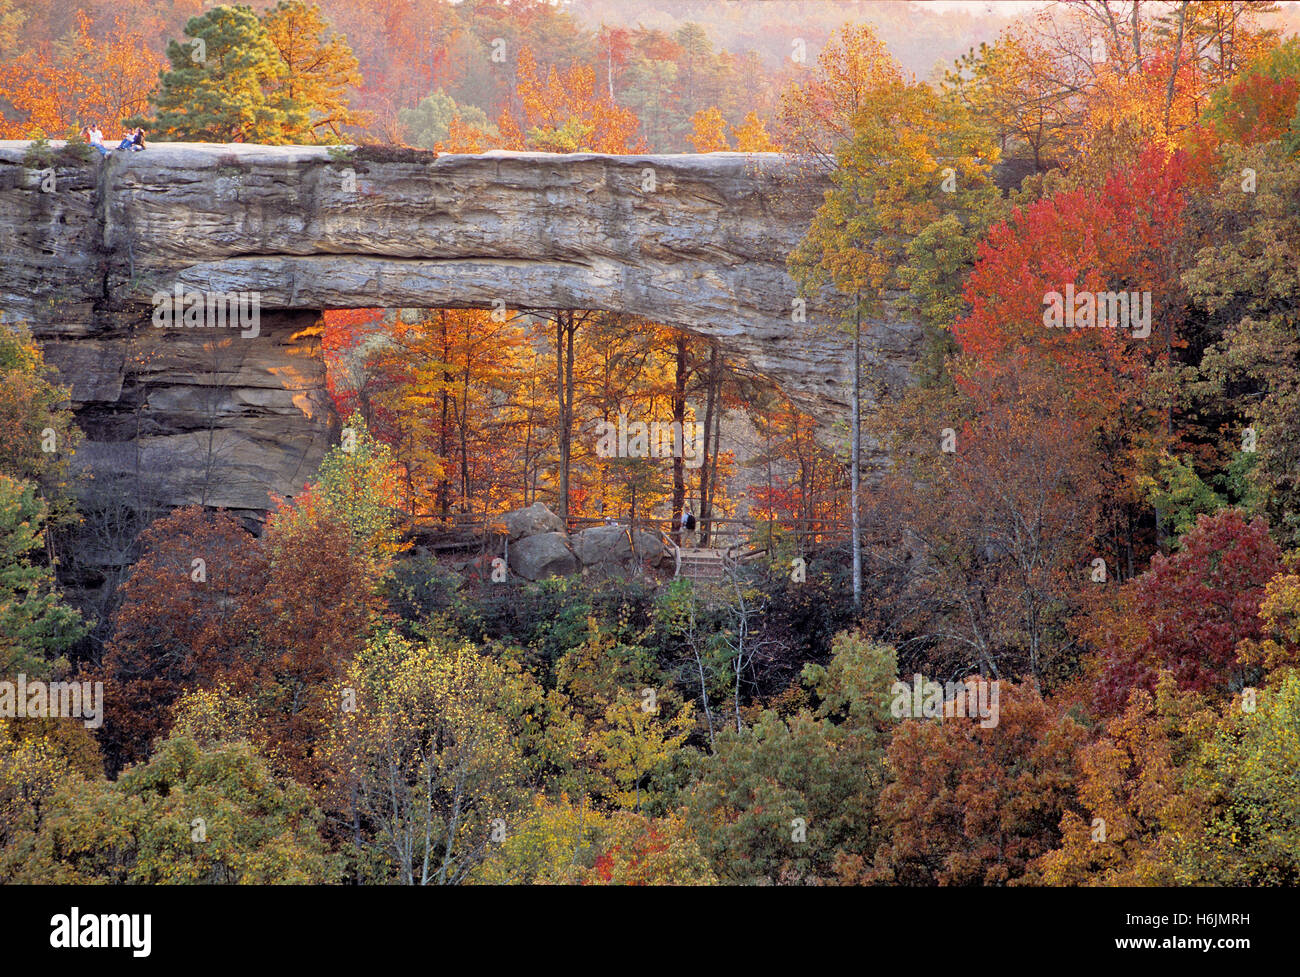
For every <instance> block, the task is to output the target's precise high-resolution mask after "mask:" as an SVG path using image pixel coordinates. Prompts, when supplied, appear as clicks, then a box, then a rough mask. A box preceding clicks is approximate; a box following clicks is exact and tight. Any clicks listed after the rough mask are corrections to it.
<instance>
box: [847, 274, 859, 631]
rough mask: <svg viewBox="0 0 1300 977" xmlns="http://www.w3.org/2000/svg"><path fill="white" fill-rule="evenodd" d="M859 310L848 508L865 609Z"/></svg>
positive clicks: (856, 584) (856, 580)
mask: <svg viewBox="0 0 1300 977" xmlns="http://www.w3.org/2000/svg"><path fill="white" fill-rule="evenodd" d="M857 298H858V307H857V309H856V310H855V312H854V315H853V405H852V408H851V409H852V411H853V417H852V419H851V421H850V427H851V429H852V433H851V436H852V438H853V444H852V446H851V447H850V451H849V454H850V455H851V461H850V465H851V470H850V472H849V509H850V521H851V522H852V525H853V609H854V610H855V611H858V610H861V609H862V535H861V533H860V532H859V526H858V478H859V475H858V460H859V455H860V453H861V450H862V419H861V414H862V412H861V410H860V409H859V403H860V398H861V394H862V391H861V386H862V367H861V349H862V297H861V296H858V297H857Z"/></svg>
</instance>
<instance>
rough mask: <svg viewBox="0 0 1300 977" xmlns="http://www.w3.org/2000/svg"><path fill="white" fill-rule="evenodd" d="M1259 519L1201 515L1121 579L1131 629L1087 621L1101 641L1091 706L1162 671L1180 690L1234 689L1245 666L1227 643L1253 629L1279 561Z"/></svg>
mask: <svg viewBox="0 0 1300 977" xmlns="http://www.w3.org/2000/svg"><path fill="white" fill-rule="evenodd" d="M1279 559H1280V553H1279V550H1278V547H1277V544H1276V543H1274V542H1273V540H1272V539H1271V538H1270V537H1269V534H1268V523H1267V520H1265V519H1263V518H1256V519H1254V520H1249V521H1248V520H1247V519H1246V518H1245V517H1244V516H1243V515H1242V513H1241V512H1240V511H1238V510H1235V509H1225V510H1223V511H1221V512H1218V513H1215V514H1214V515H1212V516H1210V515H1202V516H1201V517H1200V518H1198V519H1197V521H1196V527H1195V528H1194V529H1192V530H1191V531H1190V532H1188V533H1187V535H1186V536H1185V537H1184V538H1183V539H1182V543H1181V546H1180V547H1179V549H1178V552H1176V553H1173V554H1171V555H1170V556H1163V555H1161V554H1157V555H1156V556H1154V557H1153V558H1152V560H1151V566H1150V568H1149V569H1148V570H1147V572H1146V573H1144V574H1142V575H1141V576H1139V577H1138V578H1136V579H1135V580H1133V581H1131V582H1129V583H1128V584H1126V585H1125V591H1126V593H1125V594H1124V595H1122V597H1121V600H1122V601H1123V604H1122V612H1123V613H1124V614H1126V615H1129V616H1131V618H1132V620H1133V622H1135V624H1136V626H1137V632H1136V634H1129V633H1127V629H1126V630H1118V629H1114V628H1112V627H1111V626H1110V624H1109V623H1108V619H1107V618H1103V619H1102V620H1101V621H1100V622H1099V626H1098V627H1096V628H1095V630H1096V632H1097V633H1096V634H1095V638H1096V639H1097V641H1098V643H1099V644H1100V647H1101V656H1102V658H1101V661H1102V665H1103V667H1102V670H1101V672H1100V675H1099V677H1098V685H1097V704H1098V706H1099V708H1101V709H1103V710H1105V711H1106V712H1108V713H1111V714H1113V713H1114V712H1117V711H1119V710H1120V709H1122V708H1123V707H1124V705H1125V704H1126V703H1127V702H1128V701H1129V698H1130V693H1131V691H1132V690H1133V689H1135V688H1141V689H1146V690H1148V691H1151V690H1152V689H1153V688H1154V684H1155V681H1156V679H1157V677H1158V676H1159V675H1161V674H1165V673H1167V674H1169V675H1170V676H1171V678H1172V680H1173V681H1174V682H1176V683H1177V685H1178V687H1179V688H1181V689H1190V690H1193V691H1198V692H1208V691H1218V692H1227V691H1237V690H1239V689H1240V688H1241V687H1242V685H1243V684H1244V683H1245V674H1244V672H1243V671H1242V668H1241V666H1240V664H1239V663H1238V660H1237V646H1238V644H1239V643H1240V642H1242V641H1246V640H1256V639H1258V638H1259V637H1260V636H1261V633H1260V620H1259V608H1260V603H1261V601H1262V600H1263V598H1264V593H1265V587H1266V586H1267V584H1268V582H1269V581H1270V579H1272V577H1273V576H1274V574H1276V573H1277V571H1278V570H1279V568H1280V564H1279Z"/></svg>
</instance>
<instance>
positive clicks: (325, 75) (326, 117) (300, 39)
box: [262, 0, 366, 143]
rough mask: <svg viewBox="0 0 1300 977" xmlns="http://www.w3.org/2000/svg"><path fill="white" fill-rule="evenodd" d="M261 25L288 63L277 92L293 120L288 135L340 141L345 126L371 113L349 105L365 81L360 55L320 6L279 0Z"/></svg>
mask: <svg viewBox="0 0 1300 977" xmlns="http://www.w3.org/2000/svg"><path fill="white" fill-rule="evenodd" d="M262 26H263V27H264V29H265V31H266V38H267V40H269V41H270V42H271V45H272V47H274V48H275V50H276V51H277V52H278V54H279V55H280V61H281V62H282V63H283V65H284V73H283V76H282V77H281V80H280V83H279V91H278V94H279V95H280V96H281V97H282V98H283V99H284V101H285V105H286V115H287V121H289V122H291V123H292V125H291V127H290V128H289V129H287V130H286V132H285V133H284V137H285V139H286V140H289V139H296V140H300V141H304V142H313V143H318V142H339V141H341V136H342V129H343V127H344V126H358V125H364V124H365V122H366V116H365V115H364V114H362V113H359V112H356V111H354V110H353V109H351V108H350V107H349V104H348V103H349V100H350V96H351V92H350V89H352V88H356V87H360V85H361V73H360V72H359V71H358V70H357V59H356V56H355V55H354V54H353V53H352V49H351V48H350V47H349V46H348V42H347V39H346V38H344V37H343V36H342V35H341V34H337V33H333V32H331V30H330V26H329V24H328V22H327V21H326V20H325V17H324V15H323V14H322V13H321V10H320V7H319V6H317V5H316V4H311V5H310V6H309V5H308V4H307V3H305V2H304V0H280V2H279V3H278V4H276V6H275V7H273V8H271V9H270V10H268V11H267V12H266V13H265V14H264V15H263V16H262ZM299 120H301V121H299Z"/></svg>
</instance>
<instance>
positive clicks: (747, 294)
mask: <svg viewBox="0 0 1300 977" xmlns="http://www.w3.org/2000/svg"><path fill="white" fill-rule="evenodd" d="M27 150H28V147H27V144H24V143H13V142H9V143H0V246H3V249H4V252H5V262H4V263H3V265H0V312H3V314H4V315H5V316H6V317H11V318H18V319H25V320H27V321H29V322H30V323H31V324H32V325H33V328H34V331H35V332H36V333H37V335H38V337H39V338H40V339H41V341H42V342H43V344H44V346H45V348H46V351H47V355H48V358H49V360H50V361H51V362H52V363H54V364H55V365H56V366H57V367H58V369H59V371H60V373H61V374H62V379H63V380H64V382H66V383H68V384H70V385H71V386H72V389H73V396H74V399H75V407H76V409H77V412H78V416H79V419H80V422H81V424H82V426H83V428H84V429H85V431H86V434H87V447H86V449H85V450H84V451H83V452H81V453H80V460H81V461H83V462H89V463H90V464H91V465H92V466H93V467H94V468H95V470H96V473H97V477H99V478H101V480H111V479H113V478H120V479H122V480H123V482H124V483H129V484H133V485H134V486H135V488H134V489H132V490H133V491H140V492H144V491H146V490H147V491H148V492H149V493H151V494H152V495H153V496H154V497H156V500H157V501H160V502H162V503H164V504H180V503H184V502H190V501H203V502H206V503H208V504H210V505H222V506H227V507H230V508H235V509H241V510H246V511H247V512H250V513H256V512H257V511H258V510H259V509H264V508H265V507H266V506H267V505H268V501H267V492H268V491H272V492H278V493H281V494H289V495H291V494H293V493H294V492H295V491H297V490H298V489H299V488H300V486H301V482H302V479H303V478H304V477H305V476H306V475H307V474H309V473H310V472H311V470H312V469H313V468H314V467H315V463H316V462H317V461H318V460H319V457H320V455H321V453H322V452H323V450H324V449H325V447H326V445H327V444H328V443H329V442H330V441H331V440H332V439H333V438H334V437H336V435H337V419H336V418H335V417H334V414H333V411H332V410H331V406H330V403H329V400H328V398H327V397H326V396H325V393H324V389H323V387H324V384H323V371H322V367H321V363H320V360H319V357H318V356H317V341H318V340H317V334H316V331H315V330H314V328H313V325H314V323H315V320H316V317H317V314H318V313H319V311H320V310H322V309H327V308H345V307H371V306H389V307H391V306H408V307H440V306H475V307H489V308H490V307H492V306H493V303H494V302H502V303H504V304H505V305H506V306H507V307H510V308H594V309H608V310H614V311H623V312H630V313H636V314H640V315H644V316H646V317H649V318H651V319H655V320H658V321H662V322H665V323H670V324H674V325H677V326H680V327H682V328H684V329H688V330H690V331H692V332H695V333H698V334H700V335H705V336H709V337H712V338H714V339H716V340H717V341H718V342H719V343H720V344H721V346H722V347H723V349H724V351H725V352H726V353H727V355H728V356H729V357H731V358H733V359H734V360H736V361H740V362H742V363H743V364H745V365H747V366H748V367H749V368H750V369H752V370H755V371H757V372H760V373H763V374H766V375H768V376H770V377H771V378H772V379H774V380H776V381H777V382H778V383H780V384H781V385H782V386H783V388H784V389H785V390H786V391H787V392H788V393H789V394H790V395H791V396H792V397H793V398H794V399H795V400H796V401H797V402H799V403H800V404H801V405H802V406H803V407H805V408H806V409H807V410H809V411H810V412H812V413H813V414H814V415H816V416H817V417H819V418H820V419H821V420H822V421H823V422H824V424H825V426H826V429H827V430H829V426H830V424H831V422H833V421H834V420H835V419H836V418H838V417H840V416H842V415H843V412H844V408H845V404H846V403H847V401H848V396H847V392H846V391H847V386H846V380H847V377H848V372H847V367H848V363H847V361H846V357H845V349H846V345H845V341H844V339H843V337H842V336H841V335H840V334H839V333H838V332H837V331H836V329H835V327H834V325H833V324H832V323H831V322H829V321H828V319H827V317H826V316H825V315H823V314H822V313H821V312H820V311H819V310H818V309H817V308H816V307H810V308H809V309H808V310H807V319H806V321H798V320H799V317H798V316H797V315H795V314H794V313H793V307H792V303H793V301H794V299H795V297H796V290H795V287H794V284H793V283H792V282H791V280H790V278H789V277H788V275H787V274H786V271H785V261H786V256H787V254H788V252H789V251H790V249H791V248H792V247H793V246H794V245H795V243H796V242H797V241H798V240H799V239H800V237H801V236H802V235H803V233H804V231H805V229H806V227H807V224H808V222H809V220H810V219H811V216H812V214H813V212H814V211H815V208H816V206H817V204H818V203H819V202H820V200H821V196H822V191H823V189H824V186H825V183H824V179H823V178H822V177H820V176H816V175H811V174H807V173H804V172H802V171H800V170H799V169H798V168H797V167H796V166H795V165H794V164H793V163H792V161H790V160H789V159H788V158H786V157H783V156H779V155H776V154H736V153H714V154H708V155H682V156H600V155H594V154H574V155H563V156H558V155H550V154H539V153H502V152H496V153H488V154H484V155H480V156H460V155H450V156H441V157H436V158H435V157H434V155H433V154H431V153H422V152H416V151H391V150H390V151H382V152H377V151H374V150H368V149H364V148H363V149H361V150H357V151H355V152H350V153H349V152H339V151H331V150H326V149H324V148H319V147H292V146H279V147H270V146H249V145H211V144H172V145H165V144H154V145H153V146H152V148H150V149H149V150H147V151H146V152H143V153H128V154H113V155H112V156H110V157H109V158H108V159H107V160H103V161H101V160H100V159H99V158H98V157H95V158H93V159H91V160H89V161H84V162H83V161H76V160H73V159H71V158H70V157H65V158H62V159H61V160H59V161H57V162H56V163H55V164H54V165H52V166H49V167H42V166H41V165H40V164H39V163H37V162H34V161H33V160H32V159H31V158H27V159H25V155H26V153H27ZM48 175H52V176H53V180H52V181H51V180H50V179H48V178H47V176H48ZM51 183H52V186H51ZM178 289H179V292H180V294H182V295H183V294H184V293H185V292H186V291H189V290H198V291H202V292H206V293H241V294H247V293H252V294H254V295H256V296H257V297H258V300H259V302H260V306H259V308H260V326H259V328H258V329H257V330H256V331H255V334H254V331H253V330H244V331H243V332H241V331H239V330H235V329H230V328H216V327H198V328H193V327H188V328H187V327H184V326H181V327H178V328H161V327H156V326H155V325H154V322H155V317H154V314H155V312H156V311H157V309H158V307H159V301H158V300H159V298H160V297H165V296H167V295H169V294H174V293H175V292H176V290H178ZM918 340H919V330H918V328H917V327H916V325H915V324H914V323H911V322H909V321H906V320H901V319H900V320H889V321H881V322H873V323H870V324H868V328H867V339H866V343H865V348H866V354H865V360H866V363H865V366H866V369H867V370H869V371H871V372H872V373H873V375H874V376H875V377H876V378H877V379H880V380H883V381H884V385H885V387H887V388H889V389H897V388H899V387H901V386H902V385H903V384H904V383H905V382H906V380H907V377H908V369H909V364H910V363H911V361H912V359H913V357H914V354H915V350H916V347H917V343H918ZM867 386H868V388H870V389H874V387H875V385H874V384H868V385H867ZM144 482H147V483H148V484H147V485H143V484H142V483H144Z"/></svg>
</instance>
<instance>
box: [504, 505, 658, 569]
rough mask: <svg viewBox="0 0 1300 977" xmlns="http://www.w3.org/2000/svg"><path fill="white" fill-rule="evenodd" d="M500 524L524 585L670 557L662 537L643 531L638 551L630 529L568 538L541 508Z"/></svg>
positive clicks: (510, 514) (595, 528)
mask: <svg viewBox="0 0 1300 977" xmlns="http://www.w3.org/2000/svg"><path fill="white" fill-rule="evenodd" d="M499 522H500V523H501V524H502V525H503V527H504V529H505V532H504V534H503V535H502V536H500V537H498V542H499V544H500V546H501V549H500V550H497V551H496V552H495V555H497V556H499V555H501V553H502V552H504V553H505V555H506V559H507V562H508V564H509V566H510V569H511V571H512V572H514V573H516V574H518V575H519V576H521V577H523V578H524V579H525V580H541V579H542V578H543V577H554V576H564V575H566V574H571V573H580V572H582V570H583V569H584V568H593V567H595V568H600V569H604V570H611V571H612V570H617V569H627V568H630V567H632V566H634V565H636V564H638V563H646V562H648V563H651V564H655V563H658V562H659V561H661V560H663V559H664V558H665V557H666V556H667V555H668V553H667V550H666V547H665V546H664V542H663V539H662V538H661V537H660V535H659V534H658V533H652V532H647V531H645V530H638V531H637V532H636V548H635V552H634V551H633V546H632V534H631V532H630V531H629V529H628V527H627V526H619V525H606V526H592V527H590V528H589V529H582V530H579V531H578V532H575V533H567V532H565V526H564V520H563V519H561V518H560V517H559V516H557V515H556V514H555V513H553V512H552V511H551V510H550V509H548V508H547V507H546V506H545V505H543V504H542V503H541V502H534V503H533V504H532V505H530V506H528V508H526V509H515V510H514V511H512V512H507V513H506V514H505V515H503V516H502V517H501V518H500V520H499Z"/></svg>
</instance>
